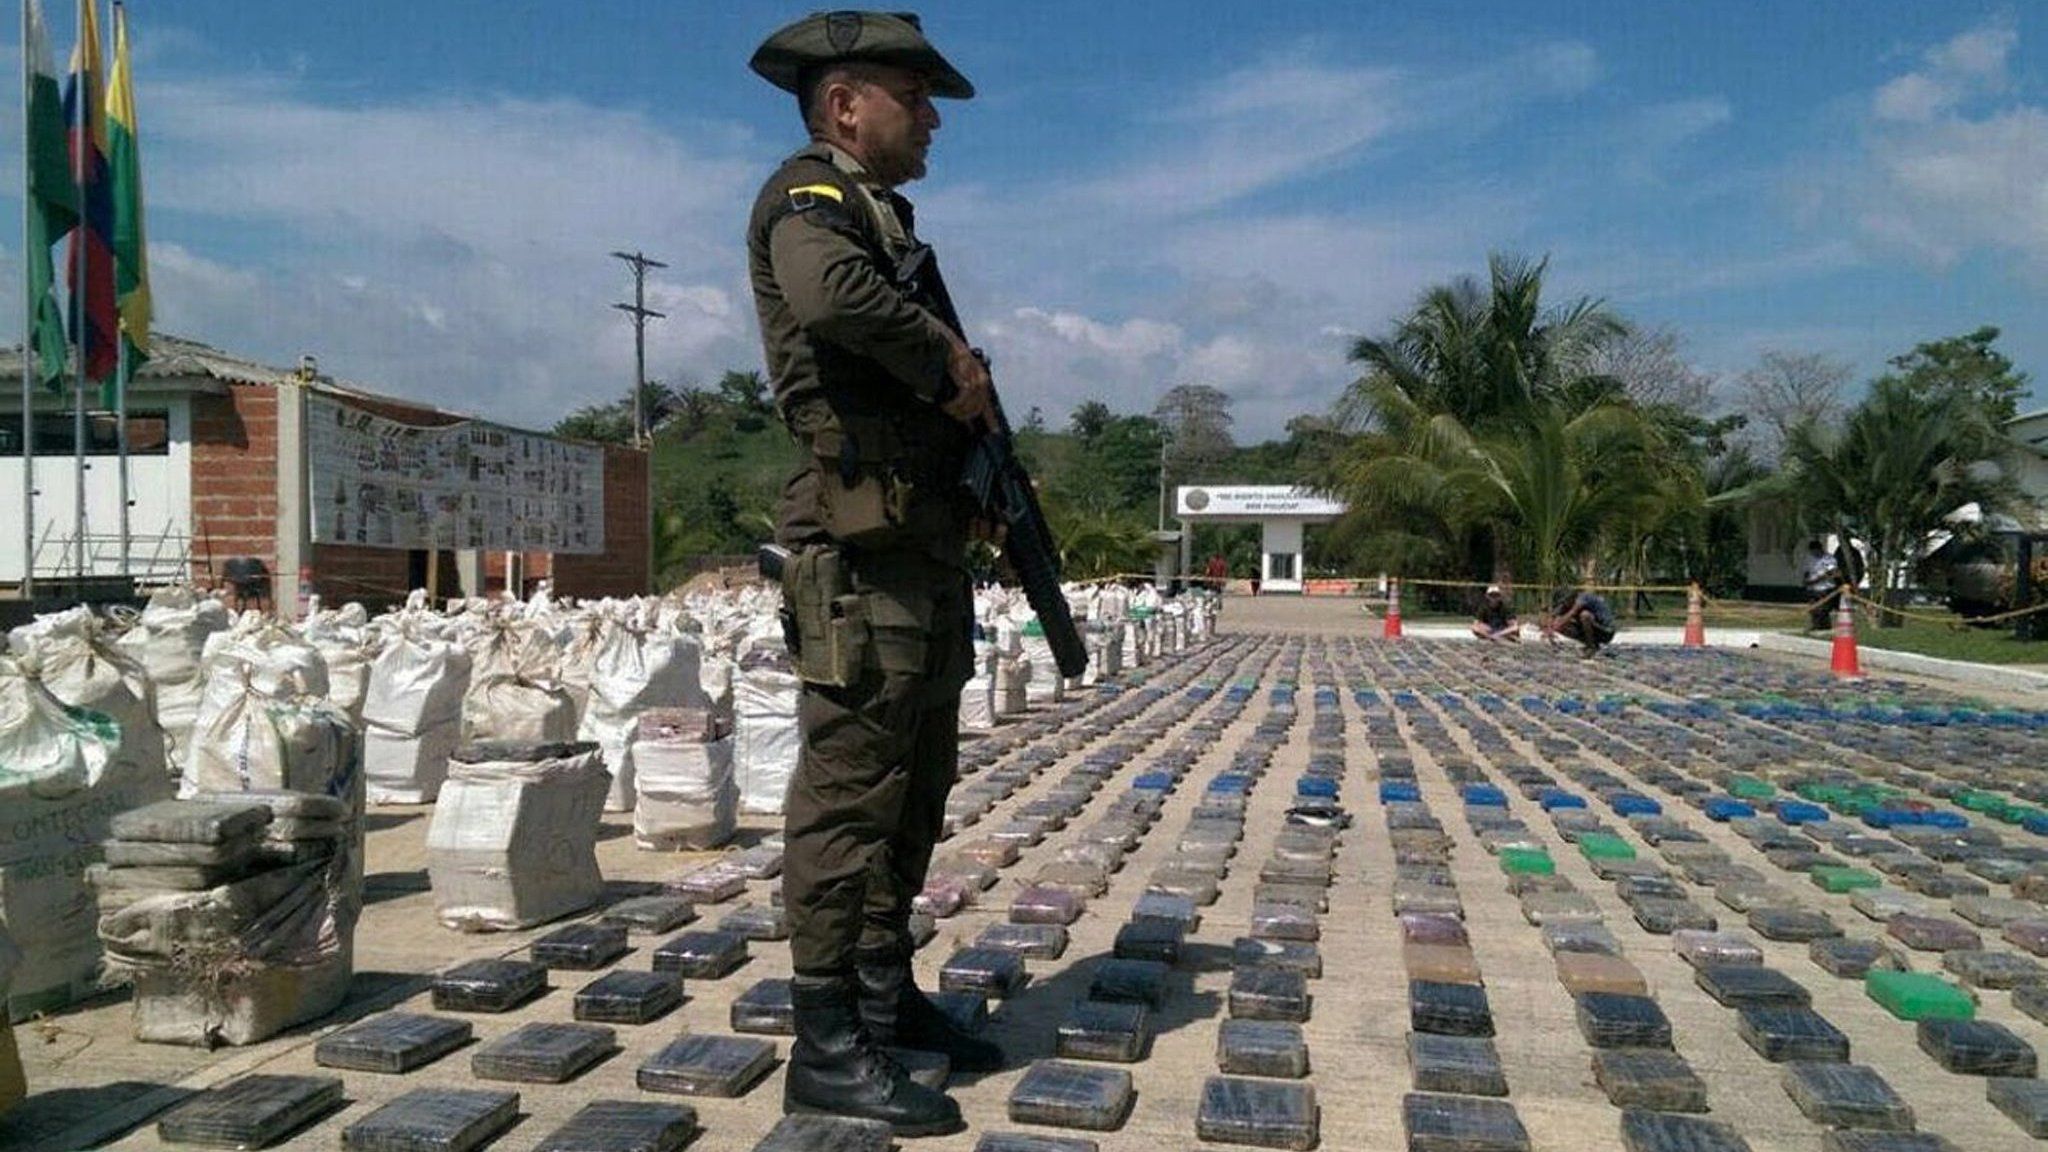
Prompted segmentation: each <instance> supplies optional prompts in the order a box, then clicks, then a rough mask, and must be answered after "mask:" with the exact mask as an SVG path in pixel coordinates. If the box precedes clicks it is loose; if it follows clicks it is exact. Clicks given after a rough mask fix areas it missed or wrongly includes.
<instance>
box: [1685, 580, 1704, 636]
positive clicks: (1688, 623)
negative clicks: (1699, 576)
mask: <svg viewBox="0 0 2048 1152" xmlns="http://www.w3.org/2000/svg"><path fill="white" fill-rule="evenodd" d="M1706 601H1707V597H1706V594H1705V593H1703V592H1701V591H1700V586H1699V585H1697V584H1694V585H1693V586H1692V587H1690V588H1688V589H1686V592H1685V646H1686V647H1687V648H1705V647H1706V646H1707V615H1706V612H1707V603H1706Z"/></svg>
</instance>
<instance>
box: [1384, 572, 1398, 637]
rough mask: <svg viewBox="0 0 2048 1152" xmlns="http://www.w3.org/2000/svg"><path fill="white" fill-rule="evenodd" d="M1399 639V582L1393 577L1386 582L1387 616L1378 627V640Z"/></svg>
mask: <svg viewBox="0 0 2048 1152" xmlns="http://www.w3.org/2000/svg"><path fill="white" fill-rule="evenodd" d="M1400 638H1401V580H1400V578H1399V577H1395V578H1394V579H1392V580H1389V581H1388V582H1387V616H1386V619H1385V621H1383V622H1382V624H1381V626H1380V639H1382V640H1399V639H1400Z"/></svg>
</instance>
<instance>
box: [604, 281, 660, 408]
mask: <svg viewBox="0 0 2048 1152" xmlns="http://www.w3.org/2000/svg"><path fill="white" fill-rule="evenodd" d="M612 256H613V257H615V258H617V259H620V260H624V261H625V262H626V263H627V264H628V265H629V266H631V267H632V269H633V302H632V303H631V304H614V305H612V307H614V308H617V309H618V310H619V311H621V312H624V313H626V314H627V315H628V316H631V317H632V318H633V447H635V448H639V447H641V446H643V445H644V444H645V442H646V441H645V437H646V433H647V420H646V414H645V412H644V411H642V406H643V405H644V404H645V403H646V400H645V394H646V392H647V321H648V320H650V319H653V320H666V319H668V315H667V313H664V312H656V311H654V310H653V309H651V308H649V307H648V306H647V270H648V269H649V268H666V267H668V265H666V264H663V263H662V262H661V261H659V260H656V259H654V258H653V257H651V256H648V255H646V254H645V253H642V252H638V251H635V252H614V253H612Z"/></svg>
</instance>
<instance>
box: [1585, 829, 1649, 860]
mask: <svg viewBox="0 0 2048 1152" xmlns="http://www.w3.org/2000/svg"><path fill="white" fill-rule="evenodd" d="M1579 855H1581V856H1584V857H1585V858H1586V859H1588V860H1633V859H1635V858H1636V850H1635V849H1634V848H1633V847H1631V846H1630V845H1629V842H1628V841H1626V840H1623V839H1622V838H1621V837H1619V836H1616V835H1614V834H1613V833H1611V832H1588V833H1585V834H1584V835H1581V836H1580V837H1579Z"/></svg>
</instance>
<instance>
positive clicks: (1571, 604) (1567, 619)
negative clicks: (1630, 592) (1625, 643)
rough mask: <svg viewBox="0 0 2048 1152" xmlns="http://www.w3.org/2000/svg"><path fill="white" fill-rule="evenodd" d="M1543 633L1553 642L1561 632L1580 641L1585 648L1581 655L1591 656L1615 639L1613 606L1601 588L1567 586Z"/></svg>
mask: <svg viewBox="0 0 2048 1152" xmlns="http://www.w3.org/2000/svg"><path fill="white" fill-rule="evenodd" d="M1543 636H1544V638H1545V639H1547V640H1549V641H1550V642H1551V643H1552V644H1555V643H1557V638H1558V637H1559V636H1562V637H1564V638H1565V639H1567V640H1574V641H1577V642H1578V644H1579V646H1580V648H1581V649H1582V651H1580V653H1579V658H1580V659H1582V660H1590V659H1592V658H1593V657H1594V656H1595V655H1596V654H1598V653H1599V651H1600V649H1601V648H1602V647H1605V646H1606V645H1608V644H1611V643H1613V642H1614V609H1612V608H1610V607H1608V606H1607V598H1606V597H1604V596H1602V595H1600V594H1599V593H1598V592H1592V591H1586V590H1583V589H1582V590H1577V591H1574V590H1570V589H1567V590H1566V591H1565V592H1564V593H1563V594H1561V595H1560V596H1558V598H1557V603H1556V604H1555V605H1553V606H1552V608H1551V615H1550V619H1549V620H1548V621H1546V622H1545V624H1544V626H1543Z"/></svg>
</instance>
